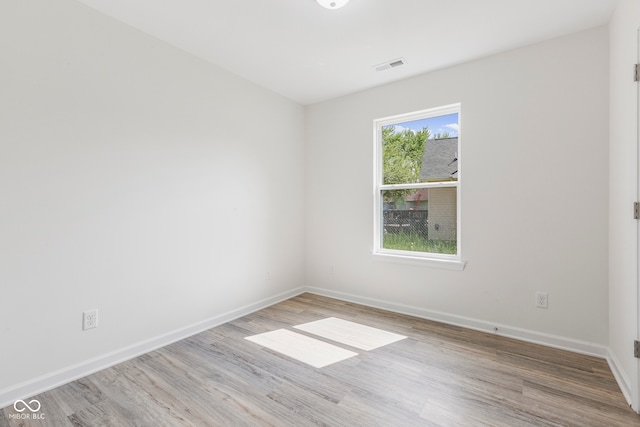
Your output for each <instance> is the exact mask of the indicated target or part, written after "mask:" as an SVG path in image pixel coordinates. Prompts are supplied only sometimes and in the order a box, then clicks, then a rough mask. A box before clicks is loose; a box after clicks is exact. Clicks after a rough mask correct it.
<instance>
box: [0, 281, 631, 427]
mask: <svg viewBox="0 0 640 427" xmlns="http://www.w3.org/2000/svg"><path fill="white" fill-rule="evenodd" d="M332 316H333V317H337V318H340V319H344V320H349V321H352V322H357V323H359V324H362V325H367V326H371V327H375V328H380V329H383V330H385V331H389V332H393V333H397V334H400V335H405V336H407V337H408V338H407V339H403V340H401V341H398V342H395V343H392V344H389V345H386V346H384V347H380V348H377V349H375V350H372V351H362V350H359V349H356V348H351V347H348V346H345V345H344V344H337V343H335V342H332V344H335V345H339V346H342V347H343V348H346V349H347V350H352V351H355V352H358V353H359V354H358V356H355V357H352V358H350V359H347V360H344V361H341V362H337V363H335V364H332V365H330V366H327V367H324V368H313V367H311V366H309V365H306V364H304V363H302V362H298V361H296V360H293V359H289V358H287V357H285V356H283V355H280V354H278V353H276V352H274V351H271V350H268V349H265V348H262V347H260V346H259V345H257V344H255V343H252V342H250V341H248V340H245V339H244V338H245V337H247V336H250V335H255V334H260V333H264V332H268V331H272V330H276V329H280V328H284V329H288V330H292V328H293V326H295V325H298V324H301V323H305V322H311V321H315V320H320V319H324V318H327V317H332ZM296 332H298V333H302V334H305V332H304V331H300V330H296ZM310 336H312V335H310ZM313 337H314V338H318V337H317V336H313ZM33 398H35V399H37V400H39V402H40V403H41V405H42V408H41V410H40V411H39V412H40V413H41V414H44V417H45V419H44V420H17V419H15V418H14V417H15V414H16V411H15V410H14V408H13V406H10V407H7V408H4V409H2V410H1V411H0V427H5V426H154V427H157V426H296V427H301V426H314V425H319V426H367V427H371V426H402V427H405V426H509V427H513V426H517V427H520V426H640V417H639V416H638V415H636V414H635V413H634V412H633V411H632V410H631V409H630V408H629V407H628V406H627V404H626V403H625V400H624V398H623V396H622V394H621V392H620V390H619V389H618V386H617V384H616V382H615V380H614V378H613V376H612V374H611V372H610V370H609V368H608V366H607V363H606V361H604V360H602V359H598V358H593V357H587V356H582V355H578V354H573V353H569V352H564V351H560V350H555V349H551V348H547V347H542V346H537V345H533V344H527V343H523V342H519V341H515V340H511V339H506V338H502V337H498V336H495V335H491V334H485V333H480V332H475V331H470V330H466V329H463V328H458V327H454V326H448V325H443V324H440V323H436V322H431V321H426V320H421V319H417V318H414V317H410V316H403V315H398V314H394V313H390V312H386V311H383V310H378V309H372V308H368V307H363V306H360V305H357V304H352V303H347V302H343V301H338V300H334V299H330V298H324V297H320V296H317V295H312V294H303V295H300V296H298V297H295V298H292V299H290V300H288V301H285V302H282V303H279V304H276V305H274V306H272V307H269V308H267V309H264V310H261V311H259V312H256V313H253V314H251V315H248V316H245V317H242V318H240V319H237V320H235V321H232V322H229V323H226V324H224V325H222V326H219V327H217V328H213V329H210V330H208V331H206V332H203V333H201V334H198V335H195V336H193V337H191V338H188V339H185V340H182V341H180V342H178V343H175V344H172V345H169V346H167V347H164V348H162V349H160V350H157V351H154V352H151V353H149V354H146V355H144V356H141V357H138V358H136V359H133V360H130V361H128V362H125V363H122V364H119V365H117V366H114V367H112V368H109V369H105V370H103V371H101V372H98V373H96V374H93V375H90V376H88V377H85V378H82V379H80V380H77V381H74V382H72V383H70V384H67V385H64V386H62V387H59V388H57V389H54V390H51V391H49V392H46V393H42V394H40V395H38V396H34V397H33ZM27 401H28V399H27ZM12 415H13V417H12Z"/></svg>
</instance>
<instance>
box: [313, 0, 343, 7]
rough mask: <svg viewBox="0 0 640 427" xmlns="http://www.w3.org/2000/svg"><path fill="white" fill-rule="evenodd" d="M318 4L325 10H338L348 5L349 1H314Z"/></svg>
mask: <svg viewBox="0 0 640 427" xmlns="http://www.w3.org/2000/svg"><path fill="white" fill-rule="evenodd" d="M316 1H317V2H318V4H319V5H320V6H322V7H326V8H327V9H340V8H341V7H342V6H344V5H345V4H347V3H349V0H316Z"/></svg>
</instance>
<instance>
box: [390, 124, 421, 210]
mask: <svg viewBox="0 0 640 427" xmlns="http://www.w3.org/2000/svg"><path fill="white" fill-rule="evenodd" d="M430 136H431V131H430V130H429V128H426V127H425V128H422V130H420V131H417V132H416V131H413V130H411V129H403V130H401V131H396V127H395V126H387V127H384V128H382V161H383V164H382V170H383V183H384V184H412V183H416V182H420V168H421V167H422V155H423V152H424V145H425V142H426V141H427V139H429V137H430ZM413 191H414V190H392V191H385V193H384V199H385V200H387V201H397V200H400V199H404V198H405V197H406V196H408V195H409V194H411V193H413Z"/></svg>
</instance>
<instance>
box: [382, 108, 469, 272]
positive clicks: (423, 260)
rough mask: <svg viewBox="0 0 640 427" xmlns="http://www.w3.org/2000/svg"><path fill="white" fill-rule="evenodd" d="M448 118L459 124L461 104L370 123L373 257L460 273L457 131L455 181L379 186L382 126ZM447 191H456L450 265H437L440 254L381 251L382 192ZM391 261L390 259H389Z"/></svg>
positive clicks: (459, 169)
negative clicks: (411, 190) (452, 248)
mask: <svg viewBox="0 0 640 427" xmlns="http://www.w3.org/2000/svg"><path fill="white" fill-rule="evenodd" d="M448 114H457V115H458V124H460V123H461V120H462V104H461V103H456V104H449V105H445V106H442V107H434V108H429V109H426V110H421V111H415V112H412V113H405V114H398V115H395V116H389V117H384V118H380V119H375V120H374V121H373V140H374V147H373V253H374V255H375V256H381V257H390V256H394V257H395V258H394V259H393V260H395V261H400V259H401V258H406V260H405V261H407V262H409V263H416V262H419V263H420V264H421V265H423V266H428V267H438V268H449V269H454V270H463V269H464V265H465V262H464V261H462V236H461V232H462V195H461V194H462V191H461V189H462V186H461V179H462V173H461V169H462V167H461V165H462V161H461V158H462V152H461V147H462V134H461V128H462V126H459V129H458V136H457V138H458V178H457V179H456V180H455V181H441V182H428V183H406V184H384V183H383V178H382V177H383V170H382V169H383V165H382V163H383V162H382V128H383V127H385V126H390V125H396V124H401V123H406V122H410V121H414V120H421V119H427V118H433V117H439V116H445V115H448ZM445 187H451V188H455V189H456V250H457V254H456V255H454V256H452V257H451V258H452V261H448V260H447V261H446V262H445V263H443V262H441V261H440V257H439V255H440V254H435V253H428V252H419V253H407V252H406V251H400V250H393V249H384V248H383V247H382V240H383V230H382V228H383V226H382V203H383V201H382V197H381V192H382V191H389V190H402V189H422V188H445ZM389 260H391V258H389Z"/></svg>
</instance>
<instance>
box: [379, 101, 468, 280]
mask: <svg viewBox="0 0 640 427" xmlns="http://www.w3.org/2000/svg"><path fill="white" fill-rule="evenodd" d="M459 119H460V105H459V104H456V105H449V106H446V107H441V108H435V109H430V110H424V111H418V112H415V113H410V114H403V115H400V116H394V117H387V118H383V119H379V120H376V121H375V122H374V123H375V168H374V171H375V197H374V199H375V206H374V209H375V211H374V223H375V229H374V242H375V243H374V244H375V247H374V253H375V254H379V255H388V256H393V257H396V258H404V259H420V260H431V261H439V262H440V261H441V262H442V263H443V264H448V265H449V266H453V267H454V268H460V269H461V268H462V267H463V266H464V265H463V263H461V261H460V233H459V229H460V127H459V124H460V120H459Z"/></svg>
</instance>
